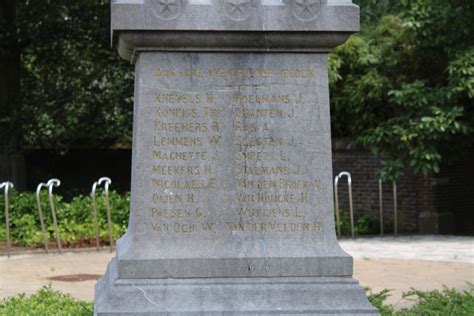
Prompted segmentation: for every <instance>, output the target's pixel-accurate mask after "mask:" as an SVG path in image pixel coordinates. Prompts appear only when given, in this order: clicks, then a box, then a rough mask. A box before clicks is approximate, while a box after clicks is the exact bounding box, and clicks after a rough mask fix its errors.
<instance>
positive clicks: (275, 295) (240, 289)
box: [94, 259, 378, 316]
mask: <svg viewBox="0 0 474 316" xmlns="http://www.w3.org/2000/svg"><path fill="white" fill-rule="evenodd" d="M95 293H96V297H95V306H94V315H101V316H105V315H114V316H117V315H165V314H167V315H168V314H192V313H199V314H205V315H208V314H209V315H211V314H258V315H266V314H299V315H315V314H316V315H378V312H377V310H376V309H375V308H374V307H373V306H372V305H370V303H369V302H368V300H367V298H366V296H365V292H364V290H363V288H362V287H361V286H360V285H359V283H358V282H357V281H356V280H354V279H353V278H351V277H297V278H292V277H281V278H280V277H276V278H201V279H118V274H117V265H116V259H114V260H113V261H112V262H111V263H110V265H109V267H108V269H107V273H106V275H105V276H104V277H103V278H102V279H100V280H99V282H98V283H97V285H96V289H95Z"/></svg>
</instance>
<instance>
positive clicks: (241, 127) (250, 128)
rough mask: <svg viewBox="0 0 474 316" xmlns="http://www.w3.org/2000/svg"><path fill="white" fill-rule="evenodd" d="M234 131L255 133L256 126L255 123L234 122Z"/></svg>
mask: <svg viewBox="0 0 474 316" xmlns="http://www.w3.org/2000/svg"><path fill="white" fill-rule="evenodd" d="M233 127H234V130H235V131H239V132H246V133H248V132H252V133H256V132H257V124H255V123H247V124H244V123H242V122H234V124H233Z"/></svg>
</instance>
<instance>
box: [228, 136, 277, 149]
mask: <svg viewBox="0 0 474 316" xmlns="http://www.w3.org/2000/svg"><path fill="white" fill-rule="evenodd" d="M235 145H237V146H248V147H266V146H268V147H275V146H283V138H280V137H241V136H236V137H235Z"/></svg>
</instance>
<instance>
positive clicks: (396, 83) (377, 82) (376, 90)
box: [0, 0, 474, 180]
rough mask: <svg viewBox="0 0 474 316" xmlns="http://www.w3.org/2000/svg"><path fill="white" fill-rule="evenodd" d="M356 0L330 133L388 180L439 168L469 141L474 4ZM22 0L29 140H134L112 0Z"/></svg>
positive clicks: (340, 60) (57, 144) (333, 83)
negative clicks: (370, 156)
mask: <svg viewBox="0 0 474 316" xmlns="http://www.w3.org/2000/svg"><path fill="white" fill-rule="evenodd" d="M354 2H357V3H358V4H359V5H360V6H361V18H362V31H361V32H360V33H359V34H358V35H355V36H353V37H351V38H350V39H349V41H348V42H347V43H346V44H344V45H342V46H340V47H339V48H337V49H336V50H335V51H334V53H333V54H331V55H330V64H329V65H330V88H331V98H332V100H331V107H332V126H333V135H335V136H336V137H350V138H353V139H356V140H357V141H359V142H360V143H362V144H364V145H365V146H367V147H368V148H370V149H371V150H372V151H373V152H374V153H376V154H378V155H380V156H381V157H383V159H384V160H383V161H384V163H383V170H382V172H381V175H382V176H383V178H385V179H387V180H388V179H394V178H397V177H398V176H399V175H400V174H401V173H402V172H403V171H404V170H407V169H408V168H411V169H412V170H414V171H415V172H419V173H423V174H428V173H430V172H437V171H438V170H439V168H440V167H439V166H440V163H441V161H442V160H443V159H445V158H446V157H448V156H450V154H449V153H450V151H451V152H452V151H454V152H455V151H456V150H457V149H458V147H459V146H463V145H465V144H466V143H471V144H472V141H470V140H469V139H470V138H472V131H473V129H472V126H473V124H474V118H473V116H474V114H473V106H472V101H473V97H474V44H473V42H474V41H473V25H474V24H473V23H472V21H474V8H473V6H474V3H473V2H472V1H471V0H400V1H391V0H358V1H354ZM17 6H18V10H17V12H18V19H17V24H18V30H17V34H16V36H17V37H18V41H19V44H20V46H21V47H22V50H21V56H22V82H21V88H22V110H21V113H20V114H19V115H18V117H17V118H14V119H16V120H17V121H18V128H21V129H22V135H23V145H24V147H25V148H64V149H66V148H70V147H78V146H88V147H101V146H109V145H110V144H113V143H130V141H131V137H130V135H131V130H132V128H131V125H132V95H133V90H132V89H133V73H132V67H131V66H130V65H128V64H127V62H125V61H121V60H119V57H118V56H117V54H116V52H114V51H113V50H112V49H110V47H109V34H110V30H109V23H110V18H109V1H106V0H82V1H66V0H57V1H51V0H35V1H31V0H18V2H17ZM0 22H1V21H0ZM1 25H2V23H0V26H1ZM0 33H1V32H0ZM0 35H1V34H0ZM0 37H1V36H0ZM463 135H464V136H463Z"/></svg>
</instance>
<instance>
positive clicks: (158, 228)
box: [151, 223, 170, 233]
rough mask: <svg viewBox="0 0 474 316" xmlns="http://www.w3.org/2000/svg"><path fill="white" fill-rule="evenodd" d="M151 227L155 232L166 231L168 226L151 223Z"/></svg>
mask: <svg viewBox="0 0 474 316" xmlns="http://www.w3.org/2000/svg"><path fill="white" fill-rule="evenodd" d="M151 227H153V230H155V231H157V232H160V233H161V232H164V233H166V232H168V231H169V229H170V227H169V225H168V224H159V223H151Z"/></svg>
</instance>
